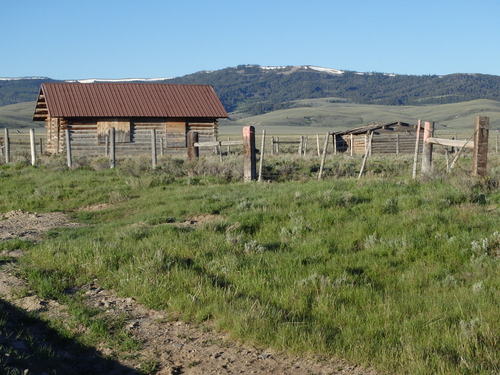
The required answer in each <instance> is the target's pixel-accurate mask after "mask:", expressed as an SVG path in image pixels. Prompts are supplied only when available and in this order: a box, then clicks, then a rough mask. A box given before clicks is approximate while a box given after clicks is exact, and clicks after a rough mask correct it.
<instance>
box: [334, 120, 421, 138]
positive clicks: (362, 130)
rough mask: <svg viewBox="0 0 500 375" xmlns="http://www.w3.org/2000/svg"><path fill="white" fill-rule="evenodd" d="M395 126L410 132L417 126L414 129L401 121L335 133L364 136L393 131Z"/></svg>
mask: <svg viewBox="0 0 500 375" xmlns="http://www.w3.org/2000/svg"><path fill="white" fill-rule="evenodd" d="M394 126H401V127H407V128H408V130H410V129H411V130H414V129H416V126H415V127H414V126H413V125H411V124H408V123H407V122H401V121H394V122H387V123H375V124H369V125H364V126H360V127H358V128H353V129H349V130H344V131H342V132H338V133H335V134H336V135H346V134H353V135H356V134H364V133H369V132H372V131H377V130H381V129H391V128H393V127H394Z"/></svg>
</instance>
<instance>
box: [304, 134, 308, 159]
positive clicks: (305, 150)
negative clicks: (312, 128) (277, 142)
mask: <svg viewBox="0 0 500 375" xmlns="http://www.w3.org/2000/svg"><path fill="white" fill-rule="evenodd" d="M308 140H309V137H308V136H304V149H303V153H304V156H306V155H307V141H308Z"/></svg>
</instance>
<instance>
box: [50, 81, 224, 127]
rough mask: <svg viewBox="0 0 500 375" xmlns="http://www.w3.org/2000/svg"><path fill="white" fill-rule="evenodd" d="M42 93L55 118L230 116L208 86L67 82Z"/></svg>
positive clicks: (51, 84)
mask: <svg viewBox="0 0 500 375" xmlns="http://www.w3.org/2000/svg"><path fill="white" fill-rule="evenodd" d="M42 92H43V94H44V95H45V100H46V102H47V107H48V112H49V114H50V116H52V117H208V118H225V117H227V112H226V110H225V109H224V107H223V106H222V103H221V102H220V100H219V98H218V96H217V94H216V93H215V90H214V89H213V87H212V86H209V85H173V84H162V83H155V84H153V83H69V82H65V83H43V84H42Z"/></svg>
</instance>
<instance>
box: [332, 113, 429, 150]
mask: <svg viewBox="0 0 500 375" xmlns="http://www.w3.org/2000/svg"><path fill="white" fill-rule="evenodd" d="M416 129H417V125H411V124H408V123H406V122H401V121H396V122H389V123H375V124H370V125H365V126H361V127H358V128H354V129H350V130H346V131H342V132H336V133H334V134H335V139H336V145H337V151H339V152H345V153H349V154H352V155H363V154H364V153H365V147H367V146H368V144H369V136H370V133H373V138H372V145H371V150H370V152H371V153H373V154H411V153H414V151H415V141H416V138H415V137H416ZM419 138H420V139H419V147H420V149H421V148H422V142H423V141H422V140H423V127H421V131H420V137H419ZM351 149H352V151H351Z"/></svg>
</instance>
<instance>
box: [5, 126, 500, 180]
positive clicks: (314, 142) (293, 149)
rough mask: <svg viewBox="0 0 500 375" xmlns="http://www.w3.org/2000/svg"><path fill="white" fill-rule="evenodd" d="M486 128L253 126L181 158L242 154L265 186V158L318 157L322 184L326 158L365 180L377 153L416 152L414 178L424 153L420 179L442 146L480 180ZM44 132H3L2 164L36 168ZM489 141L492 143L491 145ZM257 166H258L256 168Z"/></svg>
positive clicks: (109, 144) (150, 150)
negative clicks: (291, 129) (271, 129)
mask: <svg viewBox="0 0 500 375" xmlns="http://www.w3.org/2000/svg"><path fill="white" fill-rule="evenodd" d="M480 119H483V120H480ZM479 123H482V124H483V127H482V128H481V129H486V132H485V133H484V131H483V130H479V128H478V126H479V125H478V124H479ZM429 124H431V125H429ZM484 124H486V125H484ZM488 127H489V120H488V118H479V117H478V118H476V120H475V131H474V135H473V136H472V137H470V138H469V139H466V140H459V139H457V138H458V135H457V133H453V132H451V133H450V132H448V133H444V132H440V134H439V135H440V137H441V138H436V137H435V136H434V123H433V122H425V123H424V130H423V131H422V132H420V128H421V126H420V120H419V124H418V126H417V132H416V134H411V135H410V134H377V136H376V137H374V133H373V132H367V133H366V134H365V135H364V136H358V137H353V136H352V135H350V136H349V135H347V136H344V137H342V138H341V139H340V137H338V136H337V134H336V133H335V132H327V133H326V134H324V135H322V136H320V135H319V134H316V135H297V136H287V135H266V131H265V130H264V131H263V132H262V135H257V134H256V133H255V128H254V127H252V126H250V127H244V128H243V133H242V135H241V136H239V137H237V138H236V137H232V138H231V137H227V136H226V137H219V140H217V141H204V142H200V139H202V137H201V136H200V133H199V132H197V131H190V132H189V133H188V135H187V147H183V148H182V149H181V148H179V149H178V150H177V151H178V152H177V154H179V153H184V154H186V152H187V157H188V159H190V160H193V159H196V158H198V157H199V156H200V150H205V151H204V154H206V153H207V151H208V153H214V154H217V155H218V158H219V159H220V162H221V163H222V162H223V159H224V157H226V156H228V155H243V170H244V179H245V180H246V181H251V180H256V179H258V180H259V181H262V180H264V177H263V166H264V165H265V159H267V158H269V157H273V156H277V155H282V154H295V155H297V157H298V158H306V157H308V158H315V157H317V158H319V159H318V161H319V162H320V165H319V170H318V179H321V178H322V176H323V171H324V166H325V162H326V158H327V156H328V155H336V154H342V155H347V156H356V155H361V156H362V160H361V164H360V171H359V175H358V177H361V175H362V174H363V172H364V170H365V168H366V165H367V160H368V158H369V157H370V156H372V154H373V153H377V154H394V155H399V154H410V153H414V163H413V170H412V175H413V177H414V178H415V177H416V169H417V159H418V156H419V154H421V153H422V155H423V158H422V168H421V169H422V174H428V173H430V171H432V151H431V161H430V162H429V156H428V150H429V147H428V146H429V145H430V146H431V147H430V149H431V150H432V149H433V147H432V146H433V145H440V146H444V148H443V149H442V150H443V151H444V155H445V157H446V170H447V172H449V171H450V170H451V169H452V168H453V167H454V165H455V164H456V161H457V159H458V157H459V156H460V155H461V154H464V153H466V152H472V154H473V158H474V160H479V161H477V162H476V161H475V162H474V166H473V167H474V168H473V174H474V175H476V174H477V175H482V173H483V172H481V170H486V168H485V163H486V161H485V160H486V159H485V157H481V155H487V152H488V149H489V151H490V152H494V153H497V154H498V151H499V133H500V132H499V131H498V130H497V131H495V132H491V133H490V134H488V131H487V130H488ZM40 133H41V132H39V133H38V134H36V133H35V130H34V129H30V130H29V131H20V130H11V131H9V129H4V131H3V132H2V133H1V134H0V156H1V158H2V161H4V162H5V163H9V162H12V161H15V160H19V159H24V160H30V161H31V164H32V165H36V163H37V159H38V158H39V157H40V156H42V155H44V154H45V147H44V146H45V144H44V139H43V137H42V134H43V133H42V134H40ZM420 133H422V134H420ZM478 133H480V134H483V133H484V134H483V136H482V138H481V139H482V141H479V140H476V138H475V137H476V135H477V134H478ZM2 135H3V136H2ZM149 137H150V142H149V147H143V148H144V150H143V153H142V155H145V154H150V155H151V166H152V168H153V169H154V168H156V167H157V163H158V158H159V157H163V156H164V155H166V154H167V150H168V151H172V150H170V148H169V147H167V145H166V144H165V142H164V139H163V137H162V136H161V134H158V133H157V130H156V129H151V130H150V133H149ZM488 137H489V138H490V141H489V142H488ZM235 138H236V139H235ZM473 139H474V140H473ZM479 142H482V143H481V144H482V146H481V151H480V152H479V153H478V152H476V151H475V150H476V149H475V146H474V145H476V144H479ZM488 144H489V148H488ZM73 148H74V142H73V141H72V137H71V133H70V130H66V134H65V150H64V151H65V156H66V162H67V166H68V167H69V168H71V167H72V166H73V159H74V154H75V152H74V151H75V150H74V149H73ZM478 149H479V148H478ZM119 150H120V149H119V140H117V139H116V134H115V129H114V128H110V129H109V130H108V132H107V134H106V136H105V144H104V145H103V148H102V150H101V152H102V157H103V158H106V159H108V160H109V166H110V168H114V167H115V166H116V163H117V151H119ZM81 151H82V150H80V149H79V148H77V155H82V152H81ZM485 153H486V154H485ZM478 155H479V156H478ZM119 156H126V157H130V156H131V155H123V154H120V155H119ZM257 163H259V164H258V166H257ZM429 165H430V167H429ZM264 175H265V173H264Z"/></svg>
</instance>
